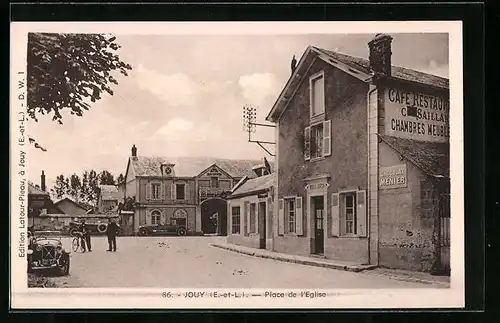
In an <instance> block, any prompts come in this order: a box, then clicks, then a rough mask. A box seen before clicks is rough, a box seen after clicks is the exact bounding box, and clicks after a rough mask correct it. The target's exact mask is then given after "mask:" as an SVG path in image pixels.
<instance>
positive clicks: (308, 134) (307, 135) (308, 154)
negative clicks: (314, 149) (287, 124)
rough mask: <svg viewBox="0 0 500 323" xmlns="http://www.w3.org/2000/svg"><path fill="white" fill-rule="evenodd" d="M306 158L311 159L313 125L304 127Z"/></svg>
mask: <svg viewBox="0 0 500 323" xmlns="http://www.w3.org/2000/svg"><path fill="white" fill-rule="evenodd" d="M304 159H305V160H309V159H311V127H305V128H304Z"/></svg>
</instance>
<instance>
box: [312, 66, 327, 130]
mask: <svg viewBox="0 0 500 323" xmlns="http://www.w3.org/2000/svg"><path fill="white" fill-rule="evenodd" d="M318 79H322V80H323V98H322V99H323V111H322V112H321V113H318V114H314V113H313V111H314V109H313V107H314V106H313V104H314V87H313V85H314V82H315V81H316V80H318ZM325 88H326V86H325V72H324V71H323V70H321V71H319V72H317V73H315V74H313V75H311V76H310V77H309V117H310V119H311V120H316V119H318V118H324V115H325V110H326V99H325V97H326V95H325Z"/></svg>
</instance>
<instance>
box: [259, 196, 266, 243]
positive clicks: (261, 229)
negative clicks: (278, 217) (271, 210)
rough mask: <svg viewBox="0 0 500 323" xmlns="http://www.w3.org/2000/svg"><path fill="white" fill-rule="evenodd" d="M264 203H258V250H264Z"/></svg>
mask: <svg viewBox="0 0 500 323" xmlns="http://www.w3.org/2000/svg"><path fill="white" fill-rule="evenodd" d="M266 230H267V229H266V202H259V248H260V249H266Z"/></svg>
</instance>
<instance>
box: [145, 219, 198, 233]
mask: <svg viewBox="0 0 500 323" xmlns="http://www.w3.org/2000/svg"><path fill="white" fill-rule="evenodd" d="M187 232H188V231H187V228H186V219H171V220H170V223H167V224H162V223H159V224H153V225H142V226H140V227H139V235H140V236H153V235H178V236H185V235H186V234H187Z"/></svg>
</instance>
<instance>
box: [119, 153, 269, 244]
mask: <svg viewBox="0 0 500 323" xmlns="http://www.w3.org/2000/svg"><path fill="white" fill-rule="evenodd" d="M260 163H261V162H260V161H258V160H231V159H220V158H209V157H180V158H166V157H149V156H139V155H137V148H136V147H135V145H134V146H133V147H132V154H131V156H130V157H129V159H128V163H127V170H126V175H125V189H124V195H125V198H134V199H135V201H136V207H135V213H134V216H133V221H131V222H133V227H134V232H135V233H137V232H138V229H139V227H140V226H141V225H155V224H158V223H170V222H171V221H174V220H175V221H176V223H185V225H186V226H187V228H188V232H189V234H203V233H205V234H207V233H217V234H220V235H226V233H227V232H226V228H227V215H226V212H227V202H226V196H227V195H228V194H229V193H230V191H231V189H232V188H233V186H234V185H235V184H236V183H238V182H239V181H240V180H241V179H242V178H243V177H245V176H247V177H250V178H253V177H255V176H256V175H255V173H254V172H253V171H252V167H254V166H257V165H259V164H260ZM214 215H217V217H218V220H219V222H218V223H214V221H213V218H214ZM217 231H218V232H217Z"/></svg>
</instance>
